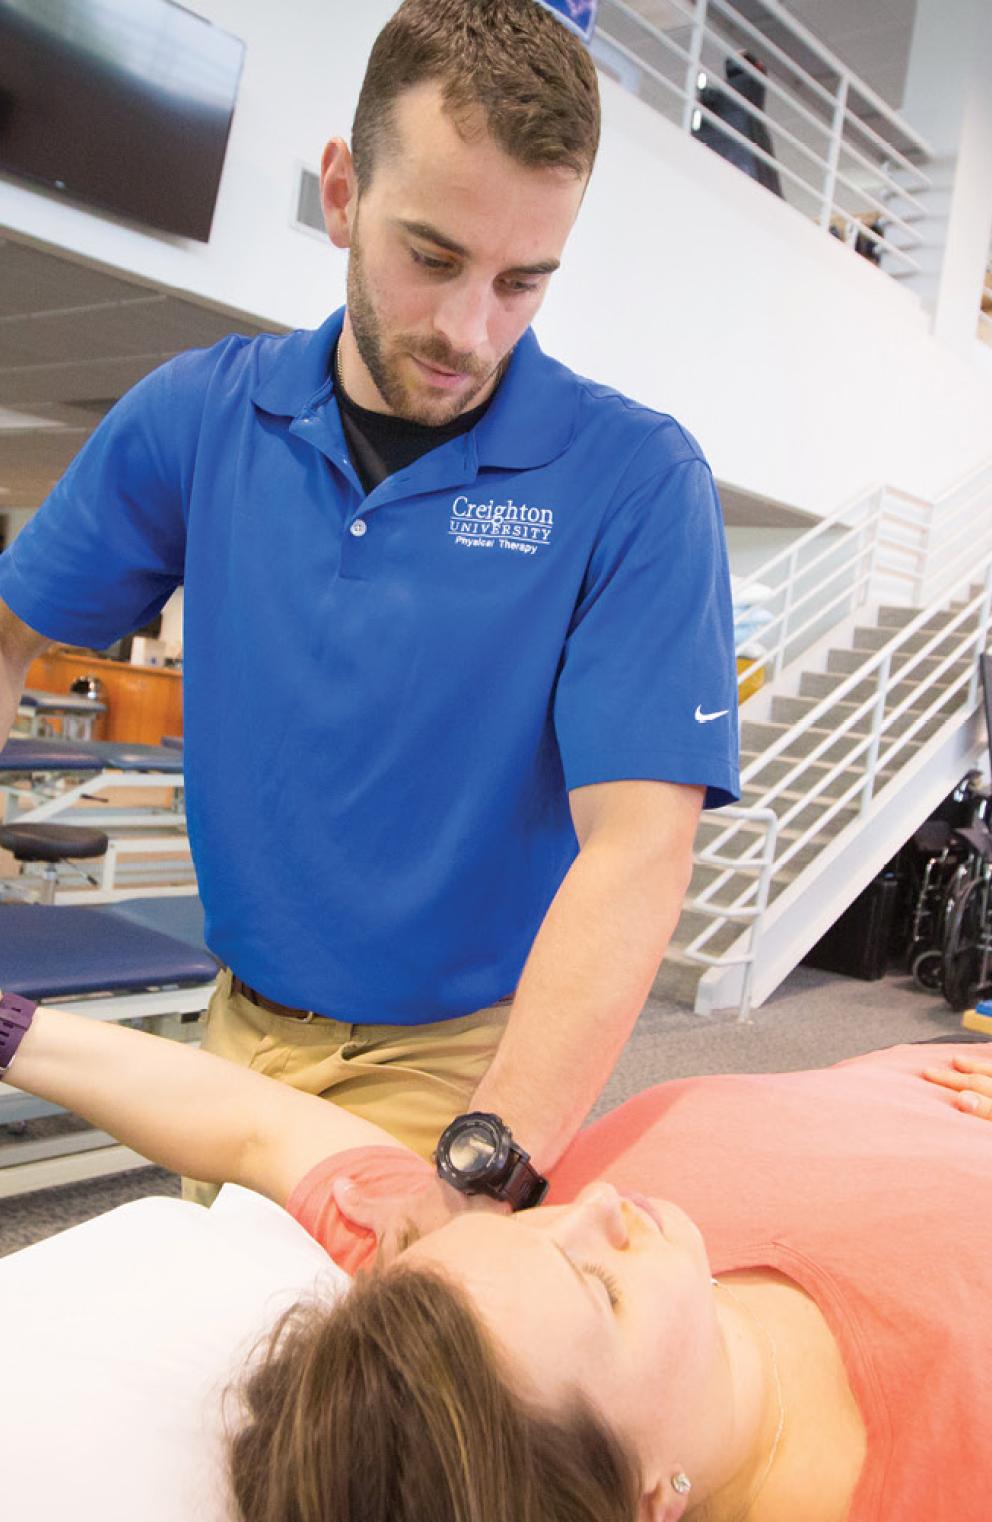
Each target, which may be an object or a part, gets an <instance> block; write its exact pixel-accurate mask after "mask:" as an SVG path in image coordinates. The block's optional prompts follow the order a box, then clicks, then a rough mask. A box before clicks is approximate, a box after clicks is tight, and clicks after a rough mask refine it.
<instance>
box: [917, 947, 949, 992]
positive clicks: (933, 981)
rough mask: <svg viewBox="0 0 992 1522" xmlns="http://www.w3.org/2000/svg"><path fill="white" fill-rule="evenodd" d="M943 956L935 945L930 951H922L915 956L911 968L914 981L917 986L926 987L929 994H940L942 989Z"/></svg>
mask: <svg viewBox="0 0 992 1522" xmlns="http://www.w3.org/2000/svg"><path fill="white" fill-rule="evenodd" d="M942 962H943V957H942V956H941V954H940V952H939V951H937V950H935V949H934V948H933V947H931V948H930V950H929V951H921V952H920V953H919V954H918V955H917V956H915V957H914V958H913V965H912V968H911V969H910V970H911V972H912V974H913V982H914V983H915V984H916V986H917V988H922V989H925V990H926V992H927V993H928V994H939V993H940V992H941V991H942V989H941V973H942V971H943V968H942V966H941V963H942Z"/></svg>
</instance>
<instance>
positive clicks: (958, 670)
mask: <svg viewBox="0 0 992 1522" xmlns="http://www.w3.org/2000/svg"><path fill="white" fill-rule="evenodd" d="M939 665H940V661H939V660H932V659H931V658H930V657H929V656H927V657H925V658H924V660H922V661H920V663H919V665H918V666H914V668H913V670H912V672H911V673H910V675H909V676H908V677H907V678H906V679H905V681H902V682H896V683H895V684H894V685H893V686H892V687H891V688H890V693H891V701H892V703H893V704H897V703H901V702H902V701H903V699H904V698H908V697H910V696H911V695H912V694H913V693H915V692H919V691H920V688H921V686H922V685H923V684H924V683H925V682H926V681H927V679H928V676H929V677H930V679H931V682H932V686H931V689H930V691H931V692H932V693H933V695H936V692H937V690H938V689H939V688H941V687H949V686H950V685H951V683H952V682H954V681H956V680H957V679H958V677H961V676H967V675H968V674H969V673H970V671H971V661H970V660H958V661H954V662H953V664H952V665H950V666H948V667H947V669H946V670H945V671H942V672H941V674H940V676H939V677H938V678H937V680H936V681H933V679H932V673H933V672H934V671H935V670H936V668H937V667H938V666H939ZM928 667H929V671H928V670H927V668H928ZM848 675H850V673H848ZM846 680H847V677H846V676H843V675H838V674H837V673H836V672H832V671H804V672H803V673H802V676H801V677H800V679H799V696H800V697H803V698H813V699H815V700H816V701H817V702H818V701H819V700H820V698H828V697H829V696H830V694H831V693H832V692H836V691H837V688H838V687H839V686H840V685H841V683H842V682H845V681H846ZM877 692H878V673H877V672H874V673H873V674H872V675H871V676H870V677H865V679H864V680H863V681H860V682H855V684H854V686H853V687H852V688H851V690H850V691H849V692H847V693H846V694H845V702H848V703H863V702H864V700H865V698H871V697H874V696H875V694H876V693H877Z"/></svg>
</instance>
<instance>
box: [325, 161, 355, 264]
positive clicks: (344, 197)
mask: <svg viewBox="0 0 992 1522" xmlns="http://www.w3.org/2000/svg"><path fill="white" fill-rule="evenodd" d="M357 190H358V182H357V180H356V178H355V164H354V160H353V159H352V156H351V149H350V148H349V147H348V144H347V143H346V142H345V141H344V138H341V137H332V138H331V141H330V142H329V143H328V144H327V146H326V148H325V149H324V152H323V154H322V156H321V160H320V204H321V206H322V208H323V212H324V226H325V227H326V228H327V236H328V237H329V238H330V240H331V242H332V243H333V244H334V246H335V248H350V247H351V223H352V214H353V209H354V205H355V201H356V196H357Z"/></svg>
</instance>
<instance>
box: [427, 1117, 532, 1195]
mask: <svg viewBox="0 0 992 1522" xmlns="http://www.w3.org/2000/svg"><path fill="white" fill-rule="evenodd" d="M434 1162H435V1165H436V1167H437V1173H438V1178H440V1179H443V1180H444V1182H445V1183H446V1184H450V1185H451V1187H452V1189H458V1190H460V1192H461V1193H462V1194H488V1195H489V1196H490V1197H491V1198H492V1199H494V1200H503V1201H505V1202H506V1203H507V1204H508V1205H509V1206H510V1207H511V1209H513V1210H529V1209H530V1208H531V1206H533V1205H540V1203H541V1201H542V1200H543V1199H544V1196H545V1195H546V1194H547V1192H548V1181H547V1179H546V1178H542V1176H541V1175H540V1174H539V1173H538V1171H537V1169H536V1168H534V1167H533V1166H532V1165H531V1161H530V1153H529V1152H525V1151H524V1150H523V1148H522V1147H518V1146H517V1144H516V1142H515V1141H514V1140H513V1136H512V1134H511V1132H510V1128H509V1126H507V1125H504V1123H503V1121H502V1120H500V1118H499V1116H498V1115H489V1114H487V1113H486V1112H485V1111H483V1110H472V1111H471V1112H470V1113H469V1114H468V1115H456V1116H455V1118H454V1120H453V1121H452V1122H451V1124H450V1125H449V1126H447V1127H446V1128H445V1130H444V1131H443V1132H442V1135H441V1139H440V1141H439V1142H438V1144H437V1150H436V1151H435V1153H434Z"/></svg>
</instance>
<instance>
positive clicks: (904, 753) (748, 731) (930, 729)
mask: <svg viewBox="0 0 992 1522" xmlns="http://www.w3.org/2000/svg"><path fill="white" fill-rule="evenodd" d="M946 722H947V720H946V717H945V716H943V715H941V714H937V715H936V716H935V717H934V718H931V719H927V720H926V721H925V722H924V723H923V724H921V726H920V728H919V729H918V730H917V731H916V733H915V735H914V736H913V738H912V739H911V740H909V741H908V742H907V744H906V745H905V746H904V747H903V748H902V750H901V751H900V752H899V754H900V757H901V759H902V764H903V765H905V763H906V761H908V760H909V758H910V756H911V755H912V754H913V752H914V751H915V750H919V748H920V746H921V745H922V744H923V743H924V741H925V740H929V739H930V737H931V736H932V735H935V734H936V733H937V731H938V729H940V728H941V726H942V725H943V724H945V723H946ZM832 733H833V731H832V730H829V729H819V728H815V727H814V728H812V729H807V730H806V731H805V732H804V733H803V734H801V735H794V734H792V726H791V725H789V724H775V723H759V722H757V721H755V720H753V719H749V720H746V721H745V723H743V724H742V725H741V743H742V745H743V746H744V748H745V749H746V750H748V751H756V752H757V753H758V754H759V755H760V754H761V753H762V752H764V751H766V750H769V749H770V748H771V747H772V746H773V745H774V744H775V743H776V741H777V740H780V739H781V738H782V736H783V735H787V736H789V743H788V744H787V746H786V749H785V751H784V752H783V756H791V757H792V760H793V761H798V760H799V759H800V757H802V756H808V755H809V753H810V751H812V750H815V749H816V747H817V746H818V745H819V744H820V742H821V741H822V740H825V739H827V738H828V736H830V735H831V734H832ZM864 737H865V731H860V732H858V733H856V734H854V733H851V732H850V731H848V732H847V733H846V734H843V735H841V736H840V737H839V738H837V739H835V740H833V741H832V743H831V744H829V745H827V746H826V747H825V748H824V749H823V750H822V751H821V752H820V754H819V755H818V756H817V760H818V761H827V762H830V761H842V760H844V759H845V758H846V757H847V756H849V755H850V752H851V750H852V749H853V747H854V746H855V745H856V744H857V743H858V742H859V740H863V739H864ZM894 738H895V736H894V735H893V734H892V733H891V732H888V733H887V734H886V735H885V736H883V739H884V741H885V744H886V748H887V747H888V745H889V743H890V742H891V740H892V739H894ZM866 755H867V748H865V749H864V750H862V751H861V754H860V755H859V756H858V757H857V758H856V759H855V760H854V761H852V762H851V765H852V766H854V765H857V764H859V763H861V764H863V763H864V760H865V757H866ZM775 760H776V761H780V760H782V756H777V757H776V758H775ZM772 765H774V762H769V767H771V766H772Z"/></svg>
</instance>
